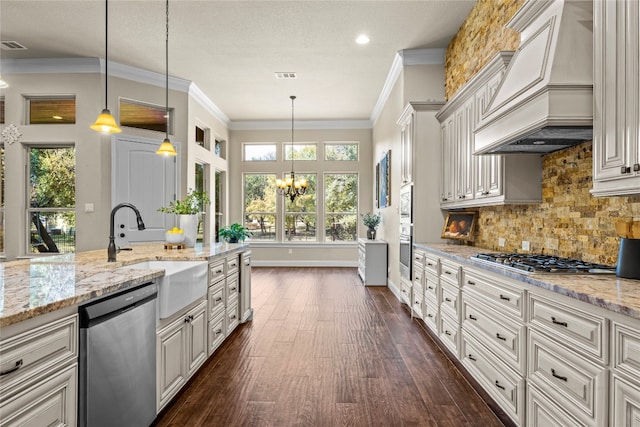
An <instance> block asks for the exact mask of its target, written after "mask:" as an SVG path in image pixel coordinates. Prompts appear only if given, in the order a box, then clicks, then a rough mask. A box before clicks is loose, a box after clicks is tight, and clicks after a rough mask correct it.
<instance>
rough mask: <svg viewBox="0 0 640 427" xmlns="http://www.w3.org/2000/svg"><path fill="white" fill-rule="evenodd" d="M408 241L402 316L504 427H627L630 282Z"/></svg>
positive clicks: (639, 353)
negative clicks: (417, 324) (513, 264)
mask: <svg viewBox="0 0 640 427" xmlns="http://www.w3.org/2000/svg"><path fill="white" fill-rule="evenodd" d="M489 252H496V251H491V250H487V249H484V248H478V247H472V246H464V245H454V244H415V245H414V264H413V267H414V278H413V283H412V299H411V301H412V304H411V308H410V309H411V313H412V315H415V316H416V317H418V318H420V319H422V320H423V321H424V323H425V325H426V326H427V330H428V331H429V332H430V334H431V335H432V337H433V338H434V339H435V341H436V342H437V343H438V344H439V345H440V347H441V348H442V349H443V351H444V352H445V353H446V354H447V355H448V356H449V358H450V359H451V360H452V361H453V362H454V364H456V366H458V367H459V368H460V369H461V371H463V372H464V373H465V376H466V377H467V379H469V381H470V382H471V383H472V384H473V385H474V387H475V388H476V389H477V390H478V392H479V393H480V394H481V395H482V396H483V397H484V398H485V400H487V403H488V404H489V405H490V406H491V407H492V408H493V409H494V411H495V412H496V413H497V414H503V417H501V418H502V419H503V421H505V422H506V423H507V424H511V423H513V424H514V425H527V426H548V425H588V426H619V425H631V424H632V422H633V420H634V419H635V418H633V417H634V416H635V415H634V414H637V413H640V280H632V279H622V278H618V277H616V276H615V275H613V274H588V275H587V274H541V273H530V272H525V271H520V270H517V269H513V268H510V267H505V266H501V265H500V264H490V263H487V262H484V261H482V260H478V259H475V258H471V257H472V256H473V255H476V254H477V253H489Z"/></svg>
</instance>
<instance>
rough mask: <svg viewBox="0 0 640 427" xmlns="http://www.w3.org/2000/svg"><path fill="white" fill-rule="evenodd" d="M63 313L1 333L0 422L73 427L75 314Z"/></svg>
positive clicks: (75, 347)
mask: <svg viewBox="0 0 640 427" xmlns="http://www.w3.org/2000/svg"><path fill="white" fill-rule="evenodd" d="M73 311H74V312H73V314H69V312H68V311H66V310H65V311H64V312H62V313H61V314H58V313H51V314H50V315H45V316H42V317H41V318H36V319H30V321H26V322H23V323H22V324H16V325H11V326H10V327H9V328H5V330H3V331H2V339H1V340H0V426H16V425H33V426H41V425H42V426H44V425H56V426H75V425H76V417H77V401H78V395H77V385H78V363H77V361H78V316H77V314H75V310H73Z"/></svg>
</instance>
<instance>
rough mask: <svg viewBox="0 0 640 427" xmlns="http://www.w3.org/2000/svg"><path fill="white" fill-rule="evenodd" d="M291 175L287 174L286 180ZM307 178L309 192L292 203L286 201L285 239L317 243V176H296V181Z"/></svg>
mask: <svg viewBox="0 0 640 427" xmlns="http://www.w3.org/2000/svg"><path fill="white" fill-rule="evenodd" d="M290 175H291V174H286V175H285V178H288V177H290ZM300 178H305V179H306V180H307V183H308V187H307V191H306V192H305V193H304V195H302V196H298V197H296V199H295V200H294V201H293V202H292V201H291V200H289V199H286V200H285V217H284V231H285V239H286V240H287V241H290V242H291V241H294V242H315V241H317V240H318V238H317V235H316V234H317V233H316V222H317V215H316V211H317V204H316V187H317V186H316V174H296V179H300Z"/></svg>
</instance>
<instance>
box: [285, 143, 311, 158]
mask: <svg viewBox="0 0 640 427" xmlns="http://www.w3.org/2000/svg"><path fill="white" fill-rule="evenodd" d="M284 147H285V148H284V159H285V160H291V144H289V145H287V144H286V143H285V146H284ZM293 156H294V157H293V160H316V159H317V157H316V144H293Z"/></svg>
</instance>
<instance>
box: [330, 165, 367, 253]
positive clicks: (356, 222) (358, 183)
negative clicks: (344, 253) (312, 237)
mask: <svg viewBox="0 0 640 427" xmlns="http://www.w3.org/2000/svg"><path fill="white" fill-rule="evenodd" d="M329 175H354V176H355V182H356V206H355V211H353V212H351V211H340V212H329V211H327V209H326V206H327V203H326V201H327V192H326V182H327V181H326V178H327V176H329ZM322 186H323V195H324V198H323V207H324V208H323V212H322V213H323V218H322V219H323V223H322V230H323V231H322V240H323V241H324V242H327V243H332V244H336V245H345V244H353V243H358V213H359V212H360V197H358V195H359V191H360V190H359V189H360V174H359V173H358V172H357V171H330V172H323V174H322ZM335 215H353V216H355V220H356V221H355V239H354V240H337V241H336V240H327V239H326V237H327V236H326V230H325V223H326V221H327V218H329V217H330V216H335Z"/></svg>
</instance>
